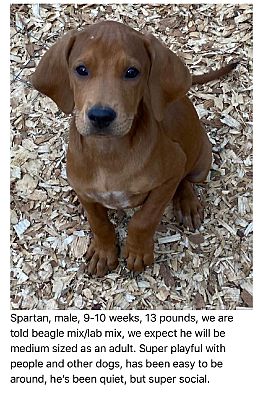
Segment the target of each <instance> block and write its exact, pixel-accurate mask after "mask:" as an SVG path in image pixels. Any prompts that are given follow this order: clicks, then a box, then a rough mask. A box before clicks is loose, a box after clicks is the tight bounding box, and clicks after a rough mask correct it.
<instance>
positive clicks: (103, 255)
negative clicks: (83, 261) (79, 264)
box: [87, 239, 118, 277]
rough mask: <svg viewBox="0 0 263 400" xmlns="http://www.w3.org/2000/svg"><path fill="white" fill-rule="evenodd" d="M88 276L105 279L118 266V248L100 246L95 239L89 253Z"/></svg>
mask: <svg viewBox="0 0 263 400" xmlns="http://www.w3.org/2000/svg"><path fill="white" fill-rule="evenodd" d="M87 257H88V259H89V261H88V266H87V267H88V274H89V275H96V276H98V277H103V276H104V275H106V274H107V273H108V272H109V271H112V270H113V269H115V268H116V267H117V266H118V254H117V248H116V246H110V247H105V246H100V245H99V244H98V243H96V242H95V240H94V239H93V240H92V241H91V243H90V245H89V248H88V251H87Z"/></svg>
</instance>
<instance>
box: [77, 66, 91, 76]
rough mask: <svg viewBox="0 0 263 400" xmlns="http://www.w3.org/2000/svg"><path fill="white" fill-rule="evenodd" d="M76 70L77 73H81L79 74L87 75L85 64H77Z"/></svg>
mask: <svg viewBox="0 0 263 400" xmlns="http://www.w3.org/2000/svg"><path fill="white" fill-rule="evenodd" d="M76 72H77V74H78V75H81V76H88V75H89V71H88V70H87V68H86V67H85V65H79V66H78V67H76Z"/></svg>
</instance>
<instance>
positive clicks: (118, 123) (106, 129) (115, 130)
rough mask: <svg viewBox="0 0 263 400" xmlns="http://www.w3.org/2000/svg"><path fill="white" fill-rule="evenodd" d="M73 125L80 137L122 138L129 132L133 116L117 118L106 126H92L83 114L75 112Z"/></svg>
mask: <svg viewBox="0 0 263 400" xmlns="http://www.w3.org/2000/svg"><path fill="white" fill-rule="evenodd" d="M74 115H75V124H76V128H77V130H78V132H79V133H80V134H81V135H82V136H93V137H98V138H111V137H112V138H113V137H114V138H116V137H122V136H125V135H127V134H128V133H129V131H130V130H131V127H132V124H133V121H134V116H131V115H129V116H126V117H123V118H118V119H116V120H115V121H113V122H112V123H111V124H109V125H108V126H101V127H100V126H94V125H93V124H92V123H91V122H90V121H89V120H87V118H86V117H85V116H84V118H83V114H82V113H80V112H79V111H78V110H75V112H74Z"/></svg>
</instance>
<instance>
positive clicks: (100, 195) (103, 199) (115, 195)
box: [87, 190, 132, 209]
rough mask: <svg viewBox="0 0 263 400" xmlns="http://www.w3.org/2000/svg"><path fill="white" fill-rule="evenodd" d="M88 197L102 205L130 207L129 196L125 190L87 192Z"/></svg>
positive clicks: (116, 207) (115, 207)
mask: <svg viewBox="0 0 263 400" xmlns="http://www.w3.org/2000/svg"><path fill="white" fill-rule="evenodd" d="M87 195H88V197H89V198H90V199H92V200H94V201H95V202H97V203H100V204H102V205H103V206H104V207H107V208H112V209H118V208H128V207H131V206H132V205H131V201H130V196H129V195H128V194H127V193H126V192H122V191H116V190H115V191H112V192H88V193H87Z"/></svg>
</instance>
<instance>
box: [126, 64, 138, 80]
mask: <svg viewBox="0 0 263 400" xmlns="http://www.w3.org/2000/svg"><path fill="white" fill-rule="evenodd" d="M139 73H140V71H138V69H137V68H135V67H130V68H128V69H127V71H126V72H125V75H124V78H125V79H134V78H136V76H138V75H139Z"/></svg>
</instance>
